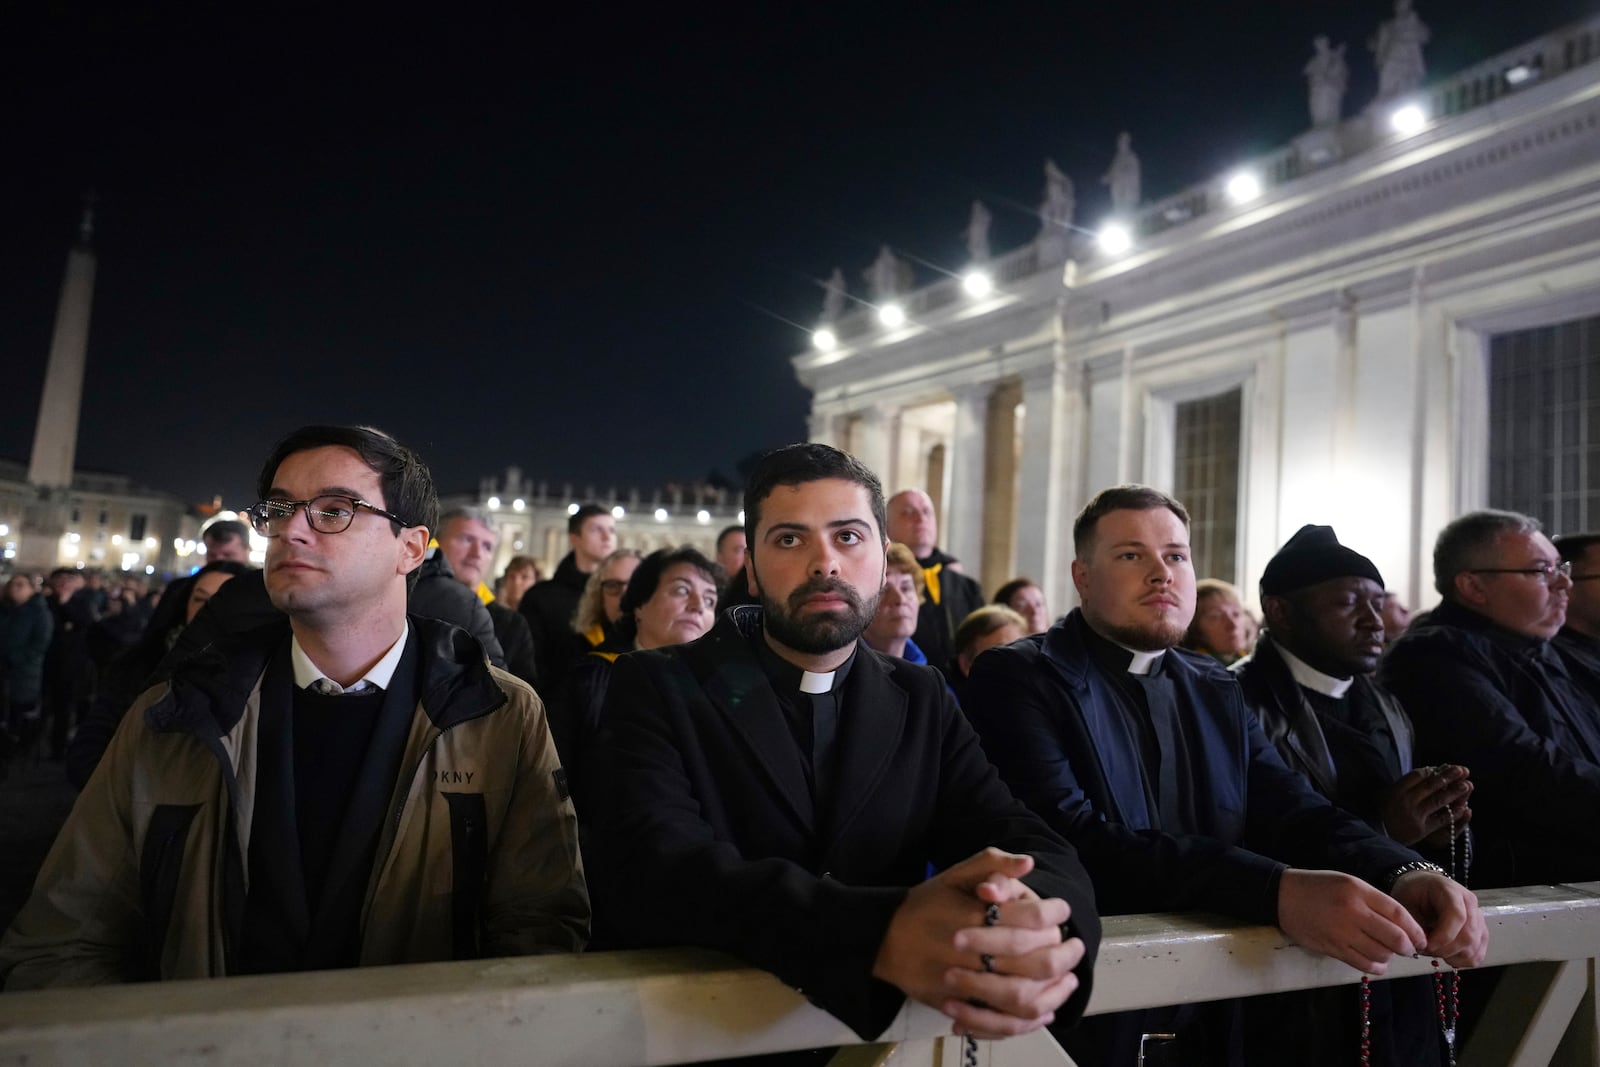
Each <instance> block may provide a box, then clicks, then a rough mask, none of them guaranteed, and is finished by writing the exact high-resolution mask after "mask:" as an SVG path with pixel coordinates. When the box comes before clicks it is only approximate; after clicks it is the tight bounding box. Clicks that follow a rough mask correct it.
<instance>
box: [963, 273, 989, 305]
mask: <svg viewBox="0 0 1600 1067" xmlns="http://www.w3.org/2000/svg"><path fill="white" fill-rule="evenodd" d="M961 288H962V289H965V290H966V293H967V295H968V296H970V297H972V298H974V299H976V300H981V299H983V298H984V297H986V296H988V295H989V294H990V293H992V292H994V279H993V278H991V277H989V274H988V272H987V271H981V270H969V271H967V273H966V274H964V275H962V277H961Z"/></svg>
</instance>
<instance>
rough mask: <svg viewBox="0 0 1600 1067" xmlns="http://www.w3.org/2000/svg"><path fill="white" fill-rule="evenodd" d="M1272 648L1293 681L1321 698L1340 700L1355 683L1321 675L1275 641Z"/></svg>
mask: <svg viewBox="0 0 1600 1067" xmlns="http://www.w3.org/2000/svg"><path fill="white" fill-rule="evenodd" d="M1272 647H1273V648H1276V649H1277V650H1278V655H1280V656H1282V657H1283V662H1285V663H1287V664H1288V665H1289V673H1290V674H1292V675H1294V680H1295V681H1297V682H1299V683H1300V684H1301V685H1303V686H1305V687H1306V688H1307V689H1310V690H1312V691H1314V692H1317V693H1321V694H1322V695H1323V696H1327V697H1333V698H1334V699H1336V700H1338V699H1342V698H1343V697H1344V695H1345V694H1346V693H1348V692H1349V691H1350V686H1351V685H1353V684H1354V683H1355V679H1354V678H1335V677H1333V676H1332V675H1328V674H1323V673H1322V672H1321V671H1319V670H1317V669H1316V668H1315V667H1313V666H1311V665H1310V664H1308V663H1306V661H1305V660H1303V659H1301V658H1300V657H1299V656H1296V655H1295V654H1294V653H1293V652H1290V651H1289V650H1288V649H1287V648H1284V647H1283V645H1282V644H1280V643H1279V642H1277V641H1274V642H1272Z"/></svg>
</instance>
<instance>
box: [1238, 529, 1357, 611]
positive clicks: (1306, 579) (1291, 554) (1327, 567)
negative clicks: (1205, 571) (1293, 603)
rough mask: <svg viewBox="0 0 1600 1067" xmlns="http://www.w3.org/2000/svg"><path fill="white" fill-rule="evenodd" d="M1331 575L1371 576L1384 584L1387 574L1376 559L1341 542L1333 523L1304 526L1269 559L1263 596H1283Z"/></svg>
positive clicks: (1265, 571)
mask: <svg viewBox="0 0 1600 1067" xmlns="http://www.w3.org/2000/svg"><path fill="white" fill-rule="evenodd" d="M1331 578H1371V579H1372V580H1373V581H1375V582H1377V583H1378V584H1379V585H1380V586H1381V585H1383V575H1381V574H1379V573H1378V568H1377V567H1375V566H1374V565H1373V563H1372V561H1371V560H1370V559H1368V558H1367V557H1366V556H1363V555H1362V554H1361V553H1359V552H1357V551H1356V550H1355V549H1353V548H1346V547H1345V546H1344V545H1341V544H1340V543H1339V538H1338V536H1337V535H1336V534H1334V532H1333V527H1332V526H1311V525H1307V526H1302V527H1300V529H1299V531H1298V532H1296V533H1295V535H1294V536H1293V537H1291V538H1289V540H1288V542H1286V543H1285V544H1284V546H1283V547H1282V548H1280V549H1278V554H1277V555H1275V556H1273V557H1272V558H1271V559H1269V560H1267V569H1266V570H1264V571H1262V572H1261V595H1262V596H1282V595H1284V594H1285V593H1292V592H1294V591H1295V590H1296V589H1304V588H1305V587H1306V586H1308V585H1316V584H1317V583H1318V582H1326V581H1328V580H1329V579H1331Z"/></svg>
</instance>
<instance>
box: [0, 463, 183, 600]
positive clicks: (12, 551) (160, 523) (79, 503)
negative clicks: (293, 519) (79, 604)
mask: <svg viewBox="0 0 1600 1067" xmlns="http://www.w3.org/2000/svg"><path fill="white" fill-rule="evenodd" d="M27 474H28V470H27V468H26V467H25V466H24V465H23V464H21V463H13V462H10V461H7V460H0V558H3V562H0V573H3V572H4V571H8V570H13V569H14V570H23V571H30V572H41V571H48V570H51V569H53V568H56V567H80V568H87V569H90V570H103V571H110V572H115V571H129V572H133V573H137V574H147V575H154V574H161V575H169V574H172V573H174V572H177V571H179V570H182V571H185V572H186V571H187V570H188V569H189V565H188V564H189V562H190V561H186V560H182V559H181V558H180V557H181V556H182V555H186V554H187V553H186V552H185V545H188V546H189V551H193V545H192V544H191V542H193V540H194V539H195V538H196V537H198V536H199V529H200V523H199V520H198V519H196V518H194V517H193V516H191V515H190V514H189V510H188V508H187V507H186V506H185V505H184V503H183V502H182V501H181V500H179V499H178V498H177V497H175V496H172V495H171V494H169V493H162V492H158V491H156V490H154V489H149V488H146V487H145V486H141V485H138V484H136V483H135V482H134V481H133V480H132V479H130V478H127V477H125V476H123V475H120V474H103V473H97V472H94V471H84V470H79V471H75V472H73V475H72V484H71V485H70V486H66V487H60V486H57V487H41V486H39V485H36V484H34V483H32V482H31V481H29V479H28V477H27Z"/></svg>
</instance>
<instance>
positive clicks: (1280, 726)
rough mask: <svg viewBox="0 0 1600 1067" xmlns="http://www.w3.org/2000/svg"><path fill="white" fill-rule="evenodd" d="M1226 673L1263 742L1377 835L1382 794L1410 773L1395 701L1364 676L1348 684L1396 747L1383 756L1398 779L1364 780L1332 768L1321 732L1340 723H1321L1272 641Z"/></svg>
mask: <svg viewBox="0 0 1600 1067" xmlns="http://www.w3.org/2000/svg"><path fill="white" fill-rule="evenodd" d="M1230 670H1231V671H1232V673H1233V676H1234V677H1236V678H1238V679H1239V685H1240V687H1241V688H1242V689H1243V690H1244V701H1245V704H1246V706H1248V707H1249V708H1250V710H1251V711H1252V712H1254V713H1255V716H1256V720H1257V721H1258V722H1259V723H1260V724H1261V729H1262V731H1263V732H1264V733H1266V735H1267V740H1269V741H1271V742H1272V744H1273V745H1274V747H1276V748H1277V750H1278V755H1280V756H1282V757H1283V761H1284V762H1285V763H1287V764H1288V765H1289V766H1290V767H1291V768H1292V769H1293V770H1296V771H1299V772H1300V773H1301V774H1303V775H1304V776H1305V777H1306V780H1307V781H1309V782H1310V783H1311V784H1312V785H1313V786H1315V787H1316V790H1317V792H1319V793H1321V794H1322V795H1323V796H1325V797H1327V798H1328V799H1329V800H1331V801H1333V802H1334V803H1335V804H1338V805H1339V806H1340V807H1342V808H1344V809H1345V810H1346V811H1349V812H1354V813H1355V814H1357V815H1359V816H1361V817H1362V818H1363V819H1365V820H1366V821H1367V823H1368V824H1369V825H1371V826H1372V827H1373V828H1374V829H1377V830H1382V828H1383V826H1382V823H1383V818H1382V813H1381V810H1380V809H1381V807H1382V801H1383V795H1384V790H1387V789H1388V787H1389V786H1391V785H1393V784H1394V783H1395V782H1396V781H1398V780H1399V777H1400V775H1403V774H1405V773H1406V772H1407V771H1409V770H1411V766H1412V753H1413V751H1414V749H1415V747H1416V745H1415V740H1414V738H1413V734H1412V730H1411V720H1410V719H1409V718H1407V717H1406V713H1405V709H1404V708H1402V707H1401V706H1400V702H1399V701H1398V700H1396V699H1395V698H1394V696H1393V695H1391V694H1390V693H1388V692H1386V691H1385V690H1384V688H1383V687H1382V686H1380V685H1378V684H1377V683H1376V682H1375V681H1373V680H1372V679H1371V678H1369V677H1366V676H1364V675H1357V676H1356V677H1354V678H1352V679H1351V680H1350V697H1351V699H1357V698H1359V699H1361V700H1362V701H1363V702H1364V703H1365V704H1367V705H1368V706H1372V707H1376V708H1378V709H1379V711H1380V713H1381V714H1382V715H1383V718H1384V721H1385V722H1386V723H1387V725H1388V728H1389V732H1390V734H1391V735H1392V736H1393V737H1394V738H1395V739H1396V742H1397V747H1396V749H1395V751H1393V752H1391V753H1388V754H1387V755H1388V756H1389V758H1390V759H1392V760H1393V762H1394V764H1395V765H1396V766H1397V767H1398V768H1399V774H1397V775H1393V776H1384V777H1381V778H1380V779H1367V778H1364V777H1362V776H1361V775H1360V774H1359V773H1357V772H1358V770H1359V769H1358V768H1351V767H1348V766H1346V767H1341V766H1339V765H1338V763H1337V761H1336V760H1335V759H1334V755H1333V752H1332V751H1330V748H1329V745H1328V740H1327V735H1326V733H1325V727H1327V728H1335V729H1336V728H1338V726H1339V725H1340V724H1325V723H1323V722H1322V721H1321V719H1320V718H1319V716H1318V714H1317V712H1316V710H1315V709H1314V708H1313V707H1312V705H1311V702H1310V701H1309V700H1307V699H1306V698H1305V694H1304V692H1303V691H1302V690H1301V688H1300V683H1299V682H1297V681H1295V679H1294V675H1293V674H1291V673H1290V672H1289V664H1288V663H1287V662H1285V661H1284V658H1283V657H1282V656H1281V655H1279V653H1278V646H1277V645H1275V644H1274V643H1273V642H1272V641H1270V640H1268V639H1266V637H1265V636H1263V638H1262V639H1261V640H1260V641H1258V642H1257V643H1256V648H1255V651H1254V652H1253V653H1252V654H1251V655H1249V656H1247V657H1246V658H1244V659H1242V660H1240V661H1239V662H1237V663H1235V664H1234V665H1233V666H1232V667H1231V668H1230ZM1379 736H1381V735H1379ZM1378 762H1379V760H1377V759H1373V760H1370V761H1367V766H1372V765H1375V764H1376V763H1378Z"/></svg>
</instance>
